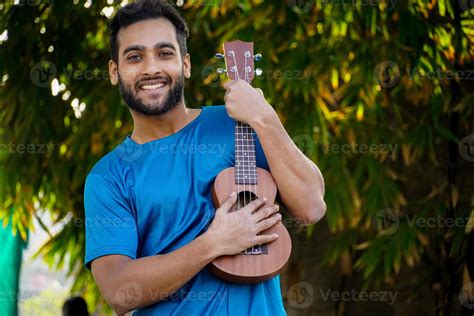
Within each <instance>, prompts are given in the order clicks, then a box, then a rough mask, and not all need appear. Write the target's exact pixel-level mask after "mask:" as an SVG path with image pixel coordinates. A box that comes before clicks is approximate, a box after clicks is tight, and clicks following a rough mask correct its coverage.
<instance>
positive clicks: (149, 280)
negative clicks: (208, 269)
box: [107, 234, 217, 315]
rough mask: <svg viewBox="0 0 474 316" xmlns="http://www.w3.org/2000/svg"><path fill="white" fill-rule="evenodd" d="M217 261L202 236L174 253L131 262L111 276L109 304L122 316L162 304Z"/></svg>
mask: <svg viewBox="0 0 474 316" xmlns="http://www.w3.org/2000/svg"><path fill="white" fill-rule="evenodd" d="M216 257H217V255H216V252H215V251H214V249H213V248H212V247H211V244H210V243H209V242H208V240H207V239H206V235H205V234H203V235H201V236H199V237H198V238H196V239H195V240H193V241H192V242H190V243H189V244H187V245H185V246H183V247H181V248H179V249H177V250H175V251H173V252H171V253H168V254H165V255H156V256H150V257H144V258H139V259H136V260H131V261H128V262H127V263H126V264H124V265H123V266H121V267H120V271H114V272H111V273H110V274H109V276H110V279H113V283H111V284H110V286H109V289H110V291H111V293H108V295H107V297H108V298H109V299H108V301H109V304H111V305H112V307H113V308H114V310H115V311H116V312H117V313H118V314H119V315H121V314H125V313H126V312H129V311H131V310H134V309H136V308H140V307H144V306H148V305H151V304H153V303H156V302H158V301H160V300H163V299H164V298H166V297H168V296H170V295H171V294H173V293H174V292H175V291H176V290H178V289H179V288H180V287H182V286H183V285H184V284H185V283H186V282H188V281H189V280H190V279H191V278H192V277H193V276H195V275H196V274H197V273H198V272H199V271H201V270H202V269H203V268H205V266H206V265H207V264H208V263H209V262H211V261H212V260H213V259H214V258H216Z"/></svg>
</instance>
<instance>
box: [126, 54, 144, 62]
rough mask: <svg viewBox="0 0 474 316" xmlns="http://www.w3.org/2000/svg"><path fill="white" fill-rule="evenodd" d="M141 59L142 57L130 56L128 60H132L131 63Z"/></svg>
mask: <svg viewBox="0 0 474 316" xmlns="http://www.w3.org/2000/svg"><path fill="white" fill-rule="evenodd" d="M140 58H141V57H140V55H130V56H128V57H127V60H130V61H137V60H139V59H140Z"/></svg>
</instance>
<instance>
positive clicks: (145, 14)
mask: <svg viewBox="0 0 474 316" xmlns="http://www.w3.org/2000/svg"><path fill="white" fill-rule="evenodd" d="M160 17H163V18H166V19H168V20H169V21H170V22H171V23H172V24H173V25H174V27H175V29H176V39H177V41H178V44H179V49H180V51H181V55H182V56H184V55H186V54H187V52H188V48H187V46H186V38H187V37H188V36H189V30H188V27H187V25H186V22H185V21H184V19H183V17H182V16H181V15H180V14H179V13H178V11H177V10H176V9H175V8H174V7H173V6H172V5H171V4H170V3H169V2H168V1H166V0H138V1H135V2H133V3H129V4H127V5H126V6H124V7H122V8H120V9H119V10H118V11H117V13H116V14H115V16H114V17H113V19H112V21H111V22H110V57H111V58H112V60H113V61H114V62H116V63H118V41H117V34H118V32H119V31H120V29H121V28H125V27H127V26H129V25H131V24H134V23H137V22H140V21H144V20H149V19H157V18H160Z"/></svg>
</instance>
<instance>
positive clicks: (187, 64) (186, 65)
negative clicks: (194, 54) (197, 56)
mask: <svg viewBox="0 0 474 316" xmlns="http://www.w3.org/2000/svg"><path fill="white" fill-rule="evenodd" d="M183 72H184V78H190V77H191V56H190V55H189V54H186V55H184V58H183Z"/></svg>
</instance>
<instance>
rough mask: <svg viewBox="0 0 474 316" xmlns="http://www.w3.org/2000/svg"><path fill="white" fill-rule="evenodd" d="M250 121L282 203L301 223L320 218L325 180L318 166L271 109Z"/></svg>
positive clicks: (322, 209) (323, 207)
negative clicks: (264, 114)
mask: <svg viewBox="0 0 474 316" xmlns="http://www.w3.org/2000/svg"><path fill="white" fill-rule="evenodd" d="M252 125H253V126H252V127H253V128H254V130H255V132H256V133H257V135H258V138H259V140H260V143H261V145H262V148H263V151H264V152H265V156H266V158H267V161H268V165H269V167H270V169H271V172H272V176H273V178H274V179H275V182H276V184H277V186H278V191H279V194H280V197H281V200H282V202H283V204H284V205H285V206H286V208H287V209H288V211H289V212H290V214H291V215H292V216H293V217H294V218H296V219H298V220H300V222H301V223H303V224H311V223H315V222H317V221H319V220H320V219H321V217H323V215H324V213H325V210H326V205H325V203H324V200H323V198H324V180H323V177H322V174H321V172H320V170H319V168H318V167H317V166H316V165H315V164H314V162H312V161H311V160H310V159H309V158H308V157H306V156H305V155H304V154H303V153H302V152H301V150H299V148H298V147H297V146H296V145H295V143H294V142H293V140H292V139H291V138H290V136H289V135H288V133H287V132H286V130H285V128H284V126H283V125H282V123H281V122H280V120H279V118H278V115H277V113H276V112H275V111H274V110H273V109H271V112H270V113H269V114H267V115H266V116H264V117H260V118H257V119H256V120H255V121H254V122H253V124H252Z"/></svg>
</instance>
